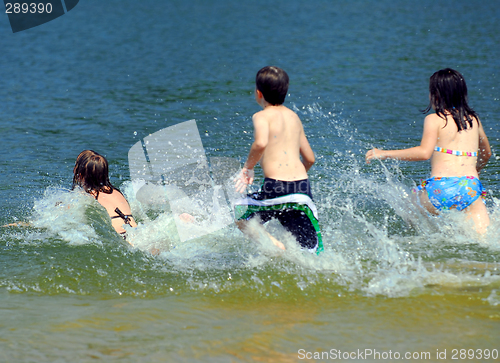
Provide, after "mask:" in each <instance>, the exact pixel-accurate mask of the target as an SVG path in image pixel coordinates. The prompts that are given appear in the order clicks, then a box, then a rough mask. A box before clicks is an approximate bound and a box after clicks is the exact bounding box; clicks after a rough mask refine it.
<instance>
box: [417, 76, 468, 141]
mask: <svg viewBox="0 0 500 363" xmlns="http://www.w3.org/2000/svg"><path fill="white" fill-rule="evenodd" d="M429 93H430V105H429V107H428V108H427V111H429V110H430V108H431V107H432V108H433V109H434V110H436V114H437V115H439V116H441V117H443V118H445V119H446V117H444V116H445V113H446V112H449V113H451V115H452V116H453V119H454V120H455V123H456V124H457V127H458V130H459V131H460V130H463V129H467V128H468V126H467V125H469V126H470V127H472V124H473V122H472V116H473V117H475V118H476V119H477V115H476V113H475V112H474V110H472V109H471V108H470V107H469V105H468V99H467V85H466V84H465V79H464V77H463V76H462V75H461V74H460V73H459V72H457V71H455V70H453V69H451V68H445V69H441V70H439V71H437V72H436V73H434V74H433V75H432V76H431V78H430V81H429ZM466 121H467V122H466Z"/></svg>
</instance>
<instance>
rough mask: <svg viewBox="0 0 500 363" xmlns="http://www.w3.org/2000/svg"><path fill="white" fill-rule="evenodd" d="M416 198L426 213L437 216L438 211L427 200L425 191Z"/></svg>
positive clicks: (427, 196)
mask: <svg viewBox="0 0 500 363" xmlns="http://www.w3.org/2000/svg"><path fill="white" fill-rule="evenodd" d="M417 198H419V199H420V206H421V207H422V208H424V209H425V210H426V211H427V212H429V213H430V214H434V215H438V214H439V211H438V210H437V209H436V207H434V206H433V205H432V203H431V201H430V200H429V195H428V194H427V191H426V190H425V189H424V190H422V191H420V192H419V193H418V194H417Z"/></svg>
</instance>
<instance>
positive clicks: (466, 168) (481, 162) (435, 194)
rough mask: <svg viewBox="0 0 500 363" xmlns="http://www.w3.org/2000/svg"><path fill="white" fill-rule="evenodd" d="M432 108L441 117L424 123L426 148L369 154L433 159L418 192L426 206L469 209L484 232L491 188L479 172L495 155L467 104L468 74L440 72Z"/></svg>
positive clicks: (369, 156)
mask: <svg viewBox="0 0 500 363" xmlns="http://www.w3.org/2000/svg"><path fill="white" fill-rule="evenodd" d="M429 91H430V96H429V98H430V104H429V106H428V107H427V109H426V110H425V111H424V112H428V111H429V110H430V109H431V108H433V109H434V110H435V112H436V113H434V114H431V115H428V116H427V117H426V118H425V121H424V132H423V135H422V141H421V142H420V146H415V147H412V148H409V149H401V150H380V149H377V148H374V149H372V150H370V151H368V152H367V153H366V162H367V163H370V160H372V159H380V160H384V159H399V160H411V161H418V160H428V159H431V177H430V178H429V179H427V180H425V181H423V182H422V184H421V185H420V186H419V187H418V188H417V193H418V198H419V200H420V203H421V205H422V206H423V207H424V208H425V209H426V210H427V211H429V212H430V213H432V214H438V213H439V211H441V210H448V209H455V208H456V209H458V210H464V211H465V212H466V213H467V216H468V218H472V220H473V221H474V224H475V226H476V230H477V231H478V232H479V233H484V232H485V231H486V228H487V227H488V225H489V223H490V219H489V216H488V211H487V210H486V206H485V204H484V202H483V200H482V198H481V196H484V195H485V194H486V193H485V190H484V188H483V186H482V184H481V182H480V181H479V172H480V171H481V169H482V168H483V167H484V166H485V165H486V163H487V162H488V159H489V158H490V156H491V149H490V144H489V142H488V138H487V137H486V134H485V133H484V129H483V126H482V124H481V122H480V121H479V118H478V116H477V114H476V112H474V110H473V109H471V108H470V107H469V105H468V103H467V86H466V84H465V80H464V78H463V76H462V75H461V74H460V73H459V72H457V71H455V70H453V69H450V68H446V69H442V70H440V71H438V72H436V73H434V74H433V75H432V76H431V78H430V83H429Z"/></svg>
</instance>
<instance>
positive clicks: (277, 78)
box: [255, 66, 288, 105]
mask: <svg viewBox="0 0 500 363" xmlns="http://www.w3.org/2000/svg"><path fill="white" fill-rule="evenodd" d="M255 85H256V87H257V89H258V90H259V91H260V92H262V95H263V96H264V99H265V100H266V102H268V103H270V104H271V105H281V104H282V103H283V102H285V97H286V93H287V92H288V74H286V72H285V71H284V70H283V69H281V68H278V67H273V66H267V67H264V68H262V69H261V70H260V71H258V72H257V76H256V77H255Z"/></svg>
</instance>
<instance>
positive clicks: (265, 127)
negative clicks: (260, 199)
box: [236, 114, 269, 193]
mask: <svg viewBox="0 0 500 363" xmlns="http://www.w3.org/2000/svg"><path fill="white" fill-rule="evenodd" d="M252 120H253V127H254V142H253V144H252V146H251V147H250V152H249V153H248V157H247V161H246V162H245V164H244V165H243V169H242V170H241V173H240V175H239V178H238V179H237V181H236V190H237V191H238V192H240V193H242V192H243V191H245V188H246V186H247V185H249V184H252V183H253V176H254V172H253V168H254V167H255V165H257V163H258V162H259V160H260V159H261V158H262V155H264V151H265V150H266V147H267V143H268V141H269V124H268V122H267V120H266V119H265V118H264V117H262V116H259V115H258V114H255V115H254V116H253V118H252Z"/></svg>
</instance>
